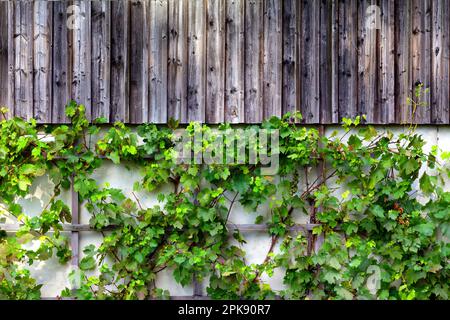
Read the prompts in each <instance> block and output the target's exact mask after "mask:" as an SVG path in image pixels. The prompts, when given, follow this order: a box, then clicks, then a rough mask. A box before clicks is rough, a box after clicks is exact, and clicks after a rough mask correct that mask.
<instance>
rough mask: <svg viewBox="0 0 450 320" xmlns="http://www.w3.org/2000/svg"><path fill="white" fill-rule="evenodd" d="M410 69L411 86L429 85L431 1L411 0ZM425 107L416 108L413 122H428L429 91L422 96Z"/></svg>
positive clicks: (429, 116)
mask: <svg viewBox="0 0 450 320" xmlns="http://www.w3.org/2000/svg"><path fill="white" fill-rule="evenodd" d="M412 6H413V7H412V39H411V63H412V65H411V69H412V84H411V85H412V88H414V87H415V86H417V85H418V84H420V83H422V84H423V85H424V88H430V86H431V72H429V71H430V70H431V12H432V10H431V1H430V0H413V2H412ZM422 101H423V102H425V103H426V106H425V107H420V108H418V109H417V111H416V114H415V117H414V119H413V120H414V122H416V123H430V120H431V112H430V103H431V98H430V92H428V93H427V94H425V95H424V97H422Z"/></svg>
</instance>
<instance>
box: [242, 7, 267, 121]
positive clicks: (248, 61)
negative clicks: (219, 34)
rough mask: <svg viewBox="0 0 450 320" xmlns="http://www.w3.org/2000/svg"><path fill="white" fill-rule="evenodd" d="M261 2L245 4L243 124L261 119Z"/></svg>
mask: <svg viewBox="0 0 450 320" xmlns="http://www.w3.org/2000/svg"><path fill="white" fill-rule="evenodd" d="M261 16H263V5H262V1H258V0H246V2H245V26H246V27H245V29H246V33H245V48H244V51H245V53H244V60H245V62H244V65H245V84H244V86H245V91H244V104H245V122H246V123H258V122H261V121H262V119H263V108H262V106H263V103H262V101H263V100H262V95H263V78H262V71H263V68H262V62H263V60H262V55H263V43H262V34H263V27H264V23H263V20H262V19H261Z"/></svg>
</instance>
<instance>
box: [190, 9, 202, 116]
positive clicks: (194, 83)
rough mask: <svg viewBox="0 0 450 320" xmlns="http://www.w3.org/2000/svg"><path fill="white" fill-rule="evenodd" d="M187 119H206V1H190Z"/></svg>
mask: <svg viewBox="0 0 450 320" xmlns="http://www.w3.org/2000/svg"><path fill="white" fill-rule="evenodd" d="M187 39H188V78H187V109H188V110H187V120H188V121H199V122H204V121H205V92H206V90H205V89H206V88H205V87H206V86H205V78H206V72H205V71H206V68H205V65H206V57H205V52H206V43H205V40H206V15H205V2H204V1H189V2H188V34H187Z"/></svg>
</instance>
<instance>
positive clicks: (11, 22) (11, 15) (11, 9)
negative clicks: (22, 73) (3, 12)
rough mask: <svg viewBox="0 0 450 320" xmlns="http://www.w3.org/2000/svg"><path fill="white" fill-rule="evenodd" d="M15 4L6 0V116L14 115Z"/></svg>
mask: <svg viewBox="0 0 450 320" xmlns="http://www.w3.org/2000/svg"><path fill="white" fill-rule="evenodd" d="M15 6H16V4H15V3H14V2H12V1H8V30H9V32H8V93H7V94H8V114H7V118H11V117H13V116H14V109H15V104H16V102H15V100H14V93H15V89H14V85H15V74H16V48H15V47H14V44H15V37H14V34H15V25H16V14H15Z"/></svg>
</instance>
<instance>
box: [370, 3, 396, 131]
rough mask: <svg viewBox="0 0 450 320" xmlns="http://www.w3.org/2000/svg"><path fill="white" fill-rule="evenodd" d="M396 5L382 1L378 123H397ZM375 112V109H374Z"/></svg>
mask: <svg viewBox="0 0 450 320" xmlns="http://www.w3.org/2000/svg"><path fill="white" fill-rule="evenodd" d="M394 5H395V3H394V1H393V0H382V1H381V30H380V44H379V50H380V68H379V72H380V74H379V83H380V88H379V89H380V93H379V100H380V106H379V108H380V109H379V112H377V114H378V115H379V118H378V119H376V120H377V121H376V122H378V123H394V122H395V10H394V9H395V7H394ZM373 109H374V110H375V108H373Z"/></svg>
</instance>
